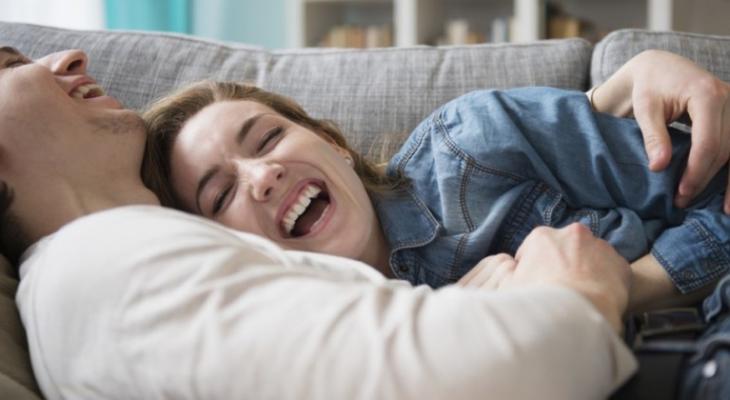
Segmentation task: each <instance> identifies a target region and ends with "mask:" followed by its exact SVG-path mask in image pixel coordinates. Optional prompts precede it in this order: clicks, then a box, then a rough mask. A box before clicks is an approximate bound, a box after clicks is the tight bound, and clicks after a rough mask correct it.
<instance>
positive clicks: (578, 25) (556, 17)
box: [545, 2, 601, 42]
mask: <svg viewBox="0 0 730 400" xmlns="http://www.w3.org/2000/svg"><path fill="white" fill-rule="evenodd" d="M545 18H546V23H545V30H546V32H545V34H546V37H547V38H548V39H562V38H571V37H581V38H584V39H587V40H589V41H591V42H597V41H598V40H600V37H601V35H600V34H599V33H598V31H597V30H596V27H595V24H593V23H592V22H591V21H589V20H586V19H583V18H579V17H576V16H574V15H571V14H570V13H568V12H566V11H565V10H564V9H563V8H562V6H560V5H559V4H557V3H553V2H548V3H547V4H546V12H545Z"/></svg>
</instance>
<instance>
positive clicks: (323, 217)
mask: <svg viewBox="0 0 730 400" xmlns="http://www.w3.org/2000/svg"><path fill="white" fill-rule="evenodd" d="M171 167H172V168H171V169H172V173H171V180H172V185H173V189H174V191H175V195H176V196H177V197H178V199H179V200H180V201H181V202H182V203H183V206H184V207H185V208H186V209H187V210H189V211H192V212H194V213H196V214H200V215H203V216H205V217H208V218H211V219H214V220H216V221H219V222H221V223H223V224H224V225H226V226H228V227H231V228H234V229H237V230H241V231H244V232H251V233H255V234H258V235H261V236H264V237H267V238H269V239H271V240H273V241H275V242H277V243H279V244H280V245H282V246H283V247H286V248H290V249H296V250H306V251H315V252H322V253H328V254H335V255H340V256H345V257H351V258H356V259H362V257H363V255H365V254H366V252H368V251H369V250H370V248H371V246H373V245H372V243H373V240H374V239H373V236H374V235H377V234H378V232H379V231H380V227H379V224H378V220H377V217H376V216H375V212H374V210H373V207H372V204H371V202H370V198H369V197H368V194H367V192H366V190H365V187H364V186H363V184H362V181H361V180H360V178H359V177H358V175H357V174H356V173H355V171H354V170H353V168H352V166H351V165H350V163H348V161H347V152H346V151H345V150H343V149H342V148H340V147H338V146H336V145H335V144H333V143H331V142H330V141H328V140H325V139H324V138H323V137H321V136H319V135H317V134H315V133H314V132H313V131H311V130H309V129H307V128H304V127H302V126H300V125H297V124H295V123H293V122H291V121H289V120H288V119H286V118H284V117H283V116H281V115H280V114H278V113H277V112H275V111H274V110H272V109H271V108H269V107H267V106H265V105H262V104H260V103H257V102H254V101H247V100H238V101H225V102H218V103H214V104H212V105H209V106H207V107H206V108H204V109H203V110H201V111H200V112H199V113H197V114H196V115H195V116H194V117H193V118H191V119H190V120H189V121H188V122H187V123H186V124H185V125H184V126H183V128H182V130H181V131H180V134H179V135H178V137H177V139H176V142H175V144H174V145H173V149H172V156H171Z"/></svg>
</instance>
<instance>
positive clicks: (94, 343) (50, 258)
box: [17, 206, 636, 400]
mask: <svg viewBox="0 0 730 400" xmlns="http://www.w3.org/2000/svg"><path fill="white" fill-rule="evenodd" d="M20 274H21V283H20V287H19V290H18V294H17V302H18V306H19V309H20V313H21V316H22V319H23V323H24V325H25V328H26V331H27V334H28V344H29V347H30V353H31V358H32V363H33V369H34V371H35V374H36V377H37V379H38V382H39V384H40V386H41V388H42V390H43V393H44V394H45V395H46V396H47V397H48V398H49V399H62V398H63V399H91V398H93V399H125V400H127V399H297V400H305V399H378V400H380V399H447V398H448V399H478V398H493V399H536V398H540V399H561V400H568V399H598V398H605V397H606V396H607V395H608V394H609V393H610V392H611V391H612V389H614V388H615V387H617V386H618V385H619V384H620V383H622V382H623V381H624V380H625V379H626V378H627V377H628V376H629V375H630V374H631V373H632V372H633V371H634V369H635V367H636V363H635V360H634V358H633V356H632V355H631V353H630V352H629V351H628V349H627V348H626V347H625V346H624V345H623V344H622V341H621V340H620V338H619V337H617V335H615V334H614V333H613V332H612V330H611V329H610V327H609V325H608V324H607V323H606V322H605V320H604V319H603V318H602V317H601V316H600V315H599V314H598V313H597V312H596V310H595V309H594V308H593V307H592V305H591V304H590V303H589V302H587V301H586V300H584V299H583V298H582V297H581V296H579V295H578V294H576V293H574V292H572V291H570V290H568V289H565V288H559V287H547V286H546V287H531V288H525V289H521V290H514V291H512V292H485V291H479V290H474V289H463V288H457V287H446V288H443V289H439V290H431V289H429V288H427V287H416V288H413V287H411V286H409V285H408V284H406V283H403V282H399V281H388V280H386V279H385V278H384V277H383V276H382V275H380V274H379V273H378V272H376V271H375V270H374V269H372V268H370V267H368V266H366V265H364V264H361V263H359V262H356V261H353V260H348V259H343V258H338V257H333V256H326V255H321V254H312V253H301V252H287V251H283V250H281V249H280V248H279V247H277V246H276V245H275V244H273V243H271V242H269V241H267V240H265V239H262V238H259V237H256V236H253V235H248V234H242V233H239V232H235V231H233V230H230V229H226V228H224V227H221V226H219V225H218V224H215V223H213V222H210V221H206V220H203V219H201V218H198V217H195V216H191V215H186V214H182V213H179V212H176V211H173V210H166V209H162V208H159V207H151V206H130V207H122V208H117V209H113V210H110V211H105V212H100V213H96V214H92V215H90V216H87V217H84V218H81V219H79V220H76V221H74V222H72V223H70V224H68V225H67V226H65V227H64V228H62V229H61V230H59V231H58V232H56V233H55V234H53V235H51V236H49V237H47V238H45V239H43V240H41V241H40V242H38V243H37V244H36V245H34V247H33V248H31V249H30V250H29V251H28V253H27V254H26V256H25V260H24V262H23V264H22V266H21V270H20Z"/></svg>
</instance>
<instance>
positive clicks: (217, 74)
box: [0, 22, 730, 400]
mask: <svg viewBox="0 0 730 400" xmlns="http://www.w3.org/2000/svg"><path fill="white" fill-rule="evenodd" d="M0 43H1V44H0V45H3V46H5V45H7V46H13V47H16V48H17V49H19V50H20V51H22V52H23V53H25V54H26V55H28V56H30V57H32V58H37V57H40V56H43V55H45V54H48V53H50V52H54V51H59V50H64V49H69V48H78V49H82V50H84V51H85V52H86V53H87V54H88V55H89V59H90V64H89V67H88V70H89V75H91V76H92V77H94V78H95V79H97V81H98V82H99V83H100V84H101V85H102V86H103V87H104V88H105V89H106V90H107V92H108V93H109V94H110V95H112V96H115V97H117V98H118V99H119V100H120V101H121V102H122V103H123V104H124V105H126V106H127V107H129V108H134V109H141V108H143V107H144V106H145V105H146V104H148V103H150V102H151V101H153V100H154V99H155V98H157V97H159V96H162V95H164V94H166V93H168V92H169V91H170V90H172V89H173V88H175V87H178V86H181V85H184V84H185V83H189V82H193V81H197V80H200V79H204V78H210V79H217V80H236V81H245V82H249V83H252V84H256V85H258V86H261V87H263V88H265V89H268V90H272V91H275V92H278V93H281V94H284V95H287V96H290V97H292V98H293V99H295V100H296V101H298V102H299V103H300V104H302V105H303V106H304V108H305V109H306V110H307V111H308V112H309V113H310V114H311V115H313V116H314V117H317V118H327V119H331V120H333V121H334V122H336V123H337V124H339V126H340V127H341V128H342V129H343V132H344V133H345V136H346V137H347V139H348V140H349V141H350V142H351V143H352V144H353V145H354V147H355V148H356V149H358V150H359V151H361V152H365V153H367V152H371V151H373V150H375V151H377V150H378V149H379V148H380V145H381V144H382V143H383V142H391V146H390V148H391V151H390V152H386V154H385V156H387V155H388V154H389V153H391V152H392V151H393V150H394V149H396V148H397V145H398V144H399V143H400V141H401V140H402V139H404V138H405V135H406V134H407V133H409V132H410V131H411V130H412V129H413V128H414V127H415V126H416V125H417V124H418V122H420V121H421V119H423V118H424V117H426V116H427V115H428V114H429V113H430V112H431V111H433V110H434V109H435V108H436V107H438V106H439V105H441V104H443V103H445V102H447V101H448V100H451V99H453V98H455V97H457V96H459V95H461V94H464V93H466V92H469V91H471V90H475V89H484V88H508V87H517V86H554V87H561V88H567V89H577V90H587V89H588V88H589V87H591V86H592V85H593V84H595V83H600V82H603V81H604V80H606V79H607V78H608V77H609V76H610V75H611V74H612V73H613V72H614V71H615V70H616V69H617V68H618V67H620V66H621V65H622V64H623V63H624V62H626V61H627V60H628V59H629V58H631V57H632V56H633V55H635V54H637V53H639V52H640V51H642V50H644V49H648V48H661V49H665V50H669V51H673V52H676V53H679V54H681V55H684V56H686V57H689V58H690V59H693V60H695V61H696V62H698V63H699V64H700V65H702V66H704V67H705V68H707V69H709V70H710V71H711V72H713V73H715V74H717V75H718V76H719V77H721V78H722V79H724V80H726V81H730V38H728V37H716V36H706V35H693V34H684V33H671V32H648V31H641V30H623V31H617V32H614V33H612V34H610V35H608V36H607V37H606V38H605V39H604V40H603V41H601V42H600V43H598V44H597V45H596V46H595V48H593V47H592V46H591V45H590V44H589V43H588V42H586V41H584V40H582V39H563V40H547V41H539V42H534V43H525V44H483V45H472V46H450V47H426V46H421V47H411V48H389V49H372V50H352V49H299V50H277V51H268V50H265V49H262V48H257V47H252V46H246V45H241V44H236V43H222V42H215V41H209V40H203V39H198V38H193V37H188V36H182V35H172V34H162V33H141V32H122V31H77V30H67V29H60V28H52V27H46V26H38V25H29V24H18V23H6V22H0ZM589 73H590V77H589ZM589 78H590V79H589ZM17 284H18V282H17V275H16V274H15V272H14V270H13V268H12V267H11V266H10V265H8V263H7V262H6V261H4V260H3V259H2V257H1V256H0V398H2V399H19V400H23V399H40V395H39V394H38V388H37V386H36V384H35V381H34V378H33V375H32V371H31V368H30V360H29V357H28V352H27V346H26V343H25V335H24V331H23V328H22V325H21V323H20V320H19V317H18V312H17V309H16V308H15V303H14V294H15V290H16V288H17Z"/></svg>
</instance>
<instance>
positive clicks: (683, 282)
mask: <svg viewBox="0 0 730 400" xmlns="http://www.w3.org/2000/svg"><path fill="white" fill-rule="evenodd" d="M442 120H443V121H444V122H443V123H445V124H452V125H453V126H452V127H451V129H450V132H452V138H451V139H452V140H453V142H454V143H455V146H458V147H459V148H460V149H461V150H462V151H463V152H465V153H467V154H468V155H469V156H470V157H472V158H473V159H474V160H475V162H477V163H480V164H482V165H483V166H485V167H488V168H492V169H494V170H498V171H509V172H510V173H511V174H513V175H518V176H519V177H521V178H523V179H532V180H539V181H542V182H544V183H546V184H548V185H549V186H551V187H552V188H554V189H555V190H557V191H559V192H560V193H561V195H562V196H563V199H564V200H565V201H566V203H567V204H568V206H569V207H571V208H593V209H628V210H631V211H633V212H634V213H636V215H637V216H638V217H639V218H640V219H641V220H642V221H645V222H648V221H651V224H654V226H656V225H655V223H656V222H660V223H661V225H662V226H663V227H664V230H660V231H659V233H650V232H646V234H647V236H648V237H649V239H650V240H651V241H653V244H652V253H653V254H654V256H655V257H656V258H657V260H659V262H660V263H661V264H662V266H663V267H664V268H665V269H666V270H667V272H668V273H669V275H670V277H671V279H672V280H673V281H674V283H675V284H676V286H677V287H678V288H679V289H680V290H681V291H682V292H686V291H690V290H693V289H696V288H698V287H700V286H703V285H704V284H706V283H709V282H711V281H712V280H714V279H715V278H717V277H718V276H720V275H721V274H723V273H725V272H726V271H727V270H728V269H730V268H729V267H730V257H729V256H728V254H729V253H730V247H729V245H730V242H729V241H728V238H727V236H728V234H727V232H730V218H728V217H727V216H725V215H724V214H723V212H722V205H721V198H722V193H723V191H724V187H725V182H726V175H725V171H723V172H722V173H721V174H720V175H718V176H716V177H715V178H714V179H713V180H712V182H711V183H710V185H708V188H707V189H706V190H705V191H704V192H703V193H702V194H700V195H699V196H698V198H697V199H696V200H695V201H694V202H693V204H691V205H690V208H689V209H688V210H681V209H678V208H676V207H674V205H673V196H674V193H675V192H676V187H677V184H678V181H679V178H680V177H681V174H682V171H683V170H684V166H685V163H686V156H687V154H688V150H689V146H690V137H689V135H686V134H683V133H681V132H677V131H673V130H671V131H672V132H671V134H672V143H673V154H672V161H671V165H670V166H669V167H668V168H667V169H666V170H664V171H662V172H659V173H657V172H651V171H650V170H649V168H648V159H647V156H646V153H645V150H644V143H643V138H642V136H641V131H640V129H639V127H638V125H637V123H636V121H635V120H633V119H627V118H615V117H612V116H610V115H606V114H601V113H594V112H593V111H592V109H591V107H590V104H589V103H588V101H587V98H586V96H585V94H584V93H582V92H575V91H565V90H560V89H552V88H521V89H513V90H508V91H480V92H473V93H471V94H469V95H467V96H464V97H463V99H460V100H457V101H456V102H454V104H452V105H450V106H447V107H445V108H444V110H443V111H442ZM456 127H458V129H455V128H456ZM715 199H718V200H715ZM716 201H719V202H720V203H719V204H716V203H715V202H716ZM636 226H637V227H640V225H636Z"/></svg>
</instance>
